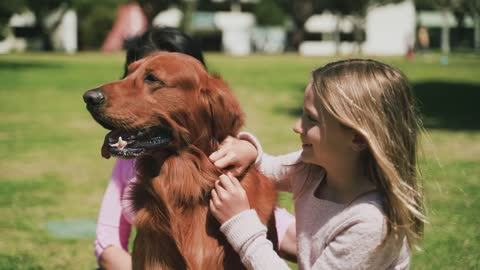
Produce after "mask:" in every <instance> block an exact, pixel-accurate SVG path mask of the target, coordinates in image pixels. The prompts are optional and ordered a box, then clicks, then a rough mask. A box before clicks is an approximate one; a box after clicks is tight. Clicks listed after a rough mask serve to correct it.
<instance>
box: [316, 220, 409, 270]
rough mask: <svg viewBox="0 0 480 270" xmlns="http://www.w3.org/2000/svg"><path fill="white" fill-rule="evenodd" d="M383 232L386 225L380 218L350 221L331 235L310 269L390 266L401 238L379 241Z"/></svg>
mask: <svg viewBox="0 0 480 270" xmlns="http://www.w3.org/2000/svg"><path fill="white" fill-rule="evenodd" d="M385 233H386V226H385V223H382V222H372V221H366V222H358V223H355V224H352V225H350V226H348V227H347V228H345V229H344V230H343V231H342V232H340V233H339V234H337V235H335V236H333V239H332V240H331V241H330V242H328V243H327V244H326V247H325V249H324V251H323V252H322V254H321V256H320V257H319V258H317V259H316V261H315V262H314V264H313V265H312V268H311V269H342V270H343V269H346V270H348V269H391V268H392V267H393V265H392V264H394V263H395V260H396V258H397V257H398V254H399V252H400V247H401V243H400V244H399V242H401V241H395V240H394V239H393V237H390V238H389V239H387V240H386V242H385V243H383V244H382V245H381V243H382V240H383V238H384V236H385ZM407 268H408V263H407ZM395 269H398V268H395Z"/></svg>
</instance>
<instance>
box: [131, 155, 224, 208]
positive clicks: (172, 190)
mask: <svg viewBox="0 0 480 270" xmlns="http://www.w3.org/2000/svg"><path fill="white" fill-rule="evenodd" d="M219 173H220V171H219V170H218V169H216V168H215V166H214V165H213V164H212V163H211V162H210V160H209V159H208V157H207V156H206V154H205V153H204V152H203V151H201V150H200V149H198V148H196V147H194V146H190V147H187V148H185V149H182V150H180V151H175V152H170V153H167V152H164V153H156V154H154V155H147V156H143V157H141V158H140V159H139V160H138V162H137V178H138V180H139V182H140V183H142V184H143V185H145V187H146V188H147V187H148V188H152V189H153V190H152V192H154V194H152V196H161V197H162V199H163V200H166V203H167V204H168V205H170V206H171V207H173V208H182V209H187V208H191V207H194V206H199V205H202V206H205V205H208V200H209V196H210V190H211V189H212V188H213V186H214V183H215V181H216V179H217V178H218V175H219Z"/></svg>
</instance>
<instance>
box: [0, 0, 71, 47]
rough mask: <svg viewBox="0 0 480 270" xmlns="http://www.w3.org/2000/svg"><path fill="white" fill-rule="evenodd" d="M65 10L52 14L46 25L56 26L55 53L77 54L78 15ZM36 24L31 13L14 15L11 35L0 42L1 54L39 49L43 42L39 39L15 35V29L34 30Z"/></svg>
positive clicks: (53, 36) (53, 43)
mask: <svg viewBox="0 0 480 270" xmlns="http://www.w3.org/2000/svg"><path fill="white" fill-rule="evenodd" d="M63 8H64V7H60V8H59V9H57V10H55V11H54V12H52V13H51V14H50V15H49V16H48V17H47V18H46V19H45V25H46V26H47V27H53V26H54V25H56V27H55V29H54V30H53V33H52V36H51V39H52V45H53V49H54V50H55V51H60V52H66V53H75V52H77V50H78V30H77V29H78V25H77V21H78V19H77V13H76V12H75V11H74V10H72V9H67V10H62V9H63ZM58 20H59V21H58ZM57 22H58V23H57ZM35 23H36V18H35V15H34V14H33V13H32V12H31V11H26V12H24V13H22V14H14V15H13V16H12V17H11V18H10V20H9V23H8V25H9V26H10V29H12V31H11V33H9V35H8V36H7V37H6V38H5V39H4V40H1V41H0V53H8V52H11V51H16V52H23V51H25V50H27V49H28V48H34V49H36V48H39V47H40V46H41V45H40V43H41V40H40V39H39V38H38V37H31V38H30V37H16V36H15V35H14V34H13V29H21V28H23V29H28V28H30V29H32V28H33V27H34V26H35ZM26 32H28V30H27V31H26Z"/></svg>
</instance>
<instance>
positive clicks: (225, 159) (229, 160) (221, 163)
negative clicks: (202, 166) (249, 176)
mask: <svg viewBox="0 0 480 270" xmlns="http://www.w3.org/2000/svg"><path fill="white" fill-rule="evenodd" d="M234 158H235V154H233V153H232V152H228V153H226V154H225V155H224V156H222V157H221V158H219V159H217V161H215V162H214V164H215V167H217V168H220V169H223V168H226V167H228V166H230V165H233V164H234Z"/></svg>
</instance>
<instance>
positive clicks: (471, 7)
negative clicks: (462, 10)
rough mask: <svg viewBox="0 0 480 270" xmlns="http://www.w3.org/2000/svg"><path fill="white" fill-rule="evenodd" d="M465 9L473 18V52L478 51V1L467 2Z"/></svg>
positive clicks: (479, 11) (479, 37)
mask: <svg viewBox="0 0 480 270" xmlns="http://www.w3.org/2000/svg"><path fill="white" fill-rule="evenodd" d="M467 2H468V3H467V7H468V11H469V13H470V15H472V17H473V31H474V34H473V40H474V45H473V46H474V48H475V51H477V52H479V51H480V0H469V1H467Z"/></svg>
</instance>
